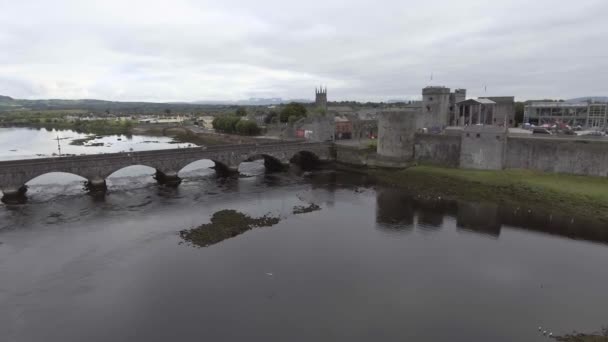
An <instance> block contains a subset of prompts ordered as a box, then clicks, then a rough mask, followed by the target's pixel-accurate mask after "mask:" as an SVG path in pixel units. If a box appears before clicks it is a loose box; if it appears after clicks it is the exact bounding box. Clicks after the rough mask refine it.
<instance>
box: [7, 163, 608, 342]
mask: <svg viewBox="0 0 608 342" xmlns="http://www.w3.org/2000/svg"><path fill="white" fill-rule="evenodd" d="M198 166H199V168H200V169H199V168H197V167H192V168H191V169H190V170H186V171H183V174H182V175H183V176H184V182H183V183H182V184H181V185H180V186H179V187H178V188H167V187H160V186H158V185H156V184H155V183H154V181H153V179H152V178H151V176H150V175H149V174H146V173H145V172H141V171H142V170H143V171H145V170H144V169H139V170H132V172H131V173H126V174H122V175H118V176H116V177H114V180H113V183H112V179H111V180H110V182H109V183H111V184H110V191H109V193H108V195H107V196H106V197H105V198H99V197H92V196H89V195H87V194H85V193H84V192H83V191H82V189H81V185H80V184H79V183H78V182H79V181H78V180H77V179H68V178H65V177H63V176H57V175H55V176H54V177H51V176H49V178H47V179H46V183H45V182H40V183H39V184H38V185H37V187H36V189H37V190H36V191H33V193H30V192H28V194H30V199H29V202H28V204H26V205H20V206H0V336H1V338H0V340H1V341H9V342H10V341H61V342H68V341H242V340H247V341H370V340H373V341H545V340H547V338H545V337H543V336H542V335H541V334H539V332H538V326H542V327H544V329H548V330H550V331H553V332H554V333H565V332H570V331H572V330H578V331H595V330H598V329H599V328H600V327H601V326H602V325H605V324H608V314H607V311H606V308H607V307H608V306H607V304H608V296H607V294H606V285H607V284H608V272H607V271H606V270H605V265H606V260H608V234H607V233H605V232H604V230H603V229H602V228H605V227H599V228H598V227H590V226H585V225H582V224H578V223H577V221H576V220H572V219H570V218H568V219H558V218H557V217H553V216H546V215H541V214H537V213H535V212H531V211H528V210H527V209H526V208H523V207H522V208H505V207H501V206H500V205H496V204H492V203H468V202H446V201H443V200H440V199H436V198H431V199H429V198H424V199H423V198H420V197H419V196H418V195H417V194H410V193H405V192H403V191H400V190H397V189H393V188H388V187H383V186H380V185H376V184H374V183H373V182H372V181H371V180H370V179H368V178H367V177H365V176H359V175H353V174H348V173H343V172H335V171H331V170H320V171H315V172H312V173H304V174H301V173H294V172H289V173H278V174H270V175H265V174H264V173H263V172H262V171H263V166H262V165H261V164H257V165H256V164H251V165H248V166H245V167H244V169H245V171H249V174H251V175H252V176H250V177H241V178H234V179H218V178H216V177H215V176H214V174H213V172H212V170H209V169H206V168H204V167H205V166H208V165H205V164H204V163H202V164H200V165H198ZM136 171H139V173H138V172H136ZM310 204H316V205H318V206H319V207H320V210H317V211H312V212H307V213H303V214H294V207H299V206H308V205H310ZM224 209H234V210H237V211H239V212H242V213H245V214H248V215H250V216H253V217H259V216H263V215H270V216H273V217H278V218H280V222H279V223H278V224H276V225H274V226H271V227H265V228H256V229H252V230H250V231H247V232H245V233H243V234H241V235H237V236H234V237H232V238H228V239H225V240H223V241H220V242H219V243H215V244H212V245H210V246H207V247H198V246H196V245H193V244H191V243H188V242H185V241H184V240H183V239H182V238H181V237H180V234H179V232H180V231H181V230H184V229H189V228H193V227H197V226H200V225H201V224H205V223H208V222H209V220H210V217H211V216H212V215H213V214H214V213H215V212H218V211H220V210H224Z"/></svg>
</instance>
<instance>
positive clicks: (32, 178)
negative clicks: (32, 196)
mask: <svg viewBox="0 0 608 342" xmlns="http://www.w3.org/2000/svg"><path fill="white" fill-rule="evenodd" d="M51 174H63V175H71V176H76V177H79V178H82V181H83V182H86V181H87V180H88V178H87V177H85V176H83V175H80V174H78V173H76V172H70V171H63V170H61V171H46V172H43V173H40V174H38V175H34V176H26V178H25V181H24V182H23V184H22V185H24V186H26V187H27V183H29V182H31V181H33V180H35V179H36V178H40V177H43V176H46V175H51Z"/></svg>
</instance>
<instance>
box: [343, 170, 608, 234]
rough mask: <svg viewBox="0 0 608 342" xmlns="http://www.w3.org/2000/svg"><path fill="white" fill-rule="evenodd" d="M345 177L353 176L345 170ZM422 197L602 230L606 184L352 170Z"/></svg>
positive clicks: (606, 216) (541, 176) (537, 176)
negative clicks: (493, 205)
mask: <svg viewBox="0 0 608 342" xmlns="http://www.w3.org/2000/svg"><path fill="white" fill-rule="evenodd" d="M351 171H353V170H352V169H351ZM354 171H356V172H364V173H367V174H370V175H371V176H373V177H374V178H376V179H377V180H378V181H379V182H381V183H386V184H390V185H393V186H398V187H401V188H404V189H407V190H408V191H411V192H412V193H417V194H420V195H421V196H426V197H435V198H437V197H442V198H444V199H446V200H466V201H489V202H497V203H504V204H507V205H510V206H513V207H525V208H529V209H535V210H541V211H543V212H547V213H548V214H552V213H558V214H559V215H569V216H572V217H573V218H574V217H576V218H584V219H585V220H589V221H593V222H595V223H602V224H606V225H607V226H608V179H606V178H601V177H587V176H573V175H564V174H548V173H541V172H535V171H529V170H504V171H481V170H465V169H450V168H440V167H433V166H414V167H410V168H408V169H405V170H399V171H395V170H388V169H355V170H354Z"/></svg>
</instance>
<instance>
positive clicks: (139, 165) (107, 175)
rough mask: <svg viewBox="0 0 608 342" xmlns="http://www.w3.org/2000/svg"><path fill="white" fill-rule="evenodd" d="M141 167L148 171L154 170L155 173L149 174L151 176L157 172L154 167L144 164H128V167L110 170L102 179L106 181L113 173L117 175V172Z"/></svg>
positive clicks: (122, 166) (123, 166)
mask: <svg viewBox="0 0 608 342" xmlns="http://www.w3.org/2000/svg"><path fill="white" fill-rule="evenodd" d="M141 166H144V167H147V168H150V169H153V170H155V171H153V172H152V173H151V175H153V174H154V173H155V172H156V170H158V169H157V168H156V167H154V166H152V165H146V164H130V165H121V166H119V167H118V168H114V169H112V170H111V171H107V172H106V173H105V174H103V175H102V178H104V179H108V178H110V177H111V176H113V175H114V174H115V173H117V172H119V171H122V170H124V169H128V168H130V167H141Z"/></svg>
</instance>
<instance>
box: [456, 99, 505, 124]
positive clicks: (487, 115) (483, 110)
mask: <svg viewBox="0 0 608 342" xmlns="http://www.w3.org/2000/svg"><path fill="white" fill-rule="evenodd" d="M456 106H457V107H458V110H457V113H458V114H457V116H456V121H455V122H454V124H455V126H471V125H495V124H496V120H495V117H494V113H495V107H496V102H494V101H492V100H488V99H483V98H479V99H468V100H464V101H460V102H458V103H457V104H456ZM496 126H501V125H496Z"/></svg>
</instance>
